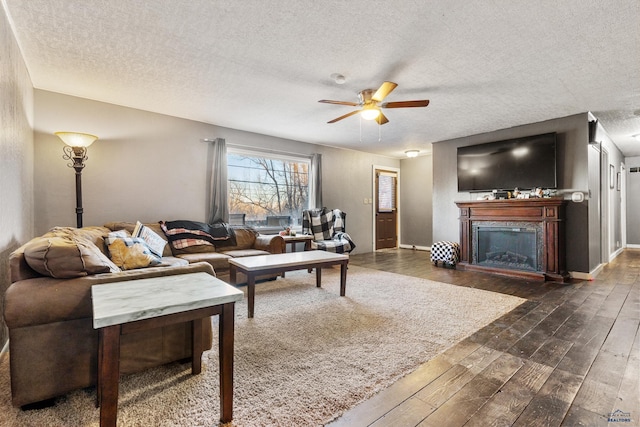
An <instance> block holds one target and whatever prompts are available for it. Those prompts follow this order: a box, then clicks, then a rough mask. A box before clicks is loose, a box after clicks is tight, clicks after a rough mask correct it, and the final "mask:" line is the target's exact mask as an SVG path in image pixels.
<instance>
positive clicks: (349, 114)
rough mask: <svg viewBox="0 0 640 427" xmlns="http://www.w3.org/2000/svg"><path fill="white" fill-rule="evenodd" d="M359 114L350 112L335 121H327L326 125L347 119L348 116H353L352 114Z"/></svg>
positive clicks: (357, 111)
mask: <svg viewBox="0 0 640 427" xmlns="http://www.w3.org/2000/svg"><path fill="white" fill-rule="evenodd" d="M359 112H360V110H355V111H352V112H350V113H347V114H345V115H344V116H340V117H338V118H337V119H333V120H331V121H329V122H327V123H335V122H337V121H339V120H342V119H346V118H347V117H349V116H353V115H354V114H358V113H359Z"/></svg>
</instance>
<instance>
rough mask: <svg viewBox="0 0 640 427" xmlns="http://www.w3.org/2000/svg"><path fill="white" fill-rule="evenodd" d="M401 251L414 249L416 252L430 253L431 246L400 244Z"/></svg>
mask: <svg viewBox="0 0 640 427" xmlns="http://www.w3.org/2000/svg"><path fill="white" fill-rule="evenodd" d="M399 248H400V249H413V250H415V251H429V252H431V246H416V245H403V244H400V246H399Z"/></svg>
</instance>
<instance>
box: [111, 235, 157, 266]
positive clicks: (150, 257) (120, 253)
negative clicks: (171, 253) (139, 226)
mask: <svg viewBox="0 0 640 427" xmlns="http://www.w3.org/2000/svg"><path fill="white" fill-rule="evenodd" d="M122 233H124V231H115V232H113V233H109V236H107V237H106V238H105V243H106V244H107V247H108V249H109V257H110V258H111V261H113V263H114V264H115V265H117V266H118V267H120V268H121V269H123V270H132V269H135V268H144V267H149V266H150V265H157V264H160V257H158V256H156V255H154V254H153V253H151V250H150V249H149V247H148V246H147V243H146V242H145V241H144V240H143V239H141V238H140V237H126V236H123V235H122Z"/></svg>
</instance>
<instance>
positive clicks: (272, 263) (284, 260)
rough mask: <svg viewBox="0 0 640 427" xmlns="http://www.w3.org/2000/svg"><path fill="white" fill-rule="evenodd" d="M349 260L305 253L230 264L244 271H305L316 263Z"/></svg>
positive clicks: (264, 256)
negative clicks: (279, 268) (297, 269)
mask: <svg viewBox="0 0 640 427" xmlns="http://www.w3.org/2000/svg"><path fill="white" fill-rule="evenodd" d="M348 259H349V255H345V254H336V253H332V252H325V251H305V252H289V253H286V254H271V255H258V256H249V257H240V258H232V259H230V260H229V264H233V265H235V266H237V267H241V268H242V269H243V270H244V271H256V270H264V269H267V268H278V267H295V266H300V269H304V268H307V267H308V266H313V264H316V263H324V262H339V261H344V260H348Z"/></svg>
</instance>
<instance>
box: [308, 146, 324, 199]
mask: <svg viewBox="0 0 640 427" xmlns="http://www.w3.org/2000/svg"><path fill="white" fill-rule="evenodd" d="M311 179H312V180H313V181H312V183H313V185H312V187H311V188H312V189H313V191H312V194H310V195H309V196H310V197H309V205H310V207H311V208H321V207H322V154H318V153H316V154H314V155H313V156H312V157H311Z"/></svg>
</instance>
